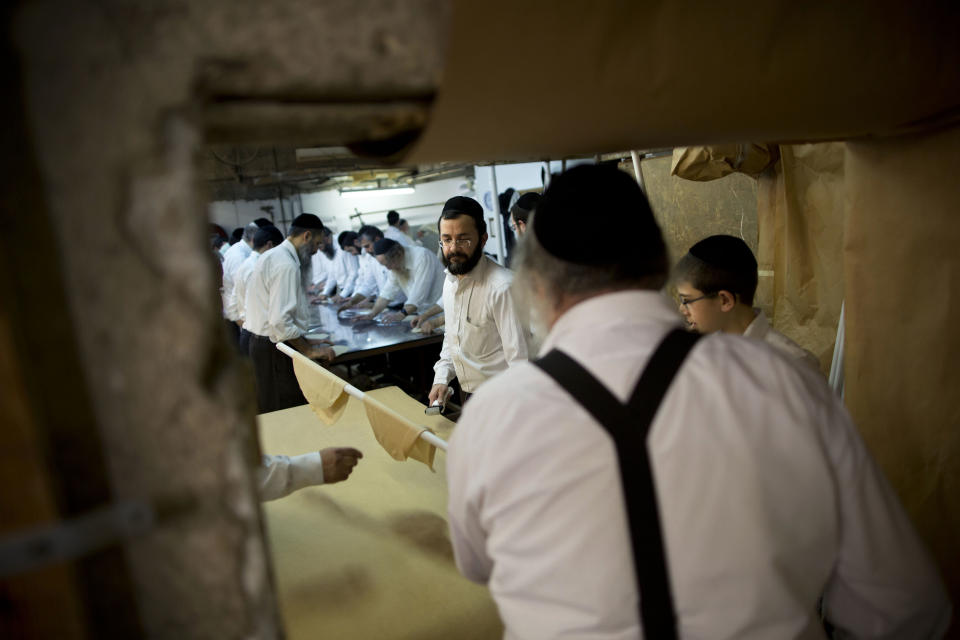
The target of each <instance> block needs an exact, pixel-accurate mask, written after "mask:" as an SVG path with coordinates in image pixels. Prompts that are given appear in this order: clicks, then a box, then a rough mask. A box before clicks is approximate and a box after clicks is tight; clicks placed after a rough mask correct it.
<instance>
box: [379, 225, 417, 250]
mask: <svg viewBox="0 0 960 640" xmlns="http://www.w3.org/2000/svg"><path fill="white" fill-rule="evenodd" d="M383 237H384V238H390V239H391V240H393V241H394V242H399V243H400V244H402V245H403V246H404V247H414V246H416V243H415V242H414V241H413V238H411V237H410V236H408V235H407V234H405V233H404V232H403V231H400V229H397V228H396V227H393V226H390V225H387V228H386V230H385V231H384V232H383Z"/></svg>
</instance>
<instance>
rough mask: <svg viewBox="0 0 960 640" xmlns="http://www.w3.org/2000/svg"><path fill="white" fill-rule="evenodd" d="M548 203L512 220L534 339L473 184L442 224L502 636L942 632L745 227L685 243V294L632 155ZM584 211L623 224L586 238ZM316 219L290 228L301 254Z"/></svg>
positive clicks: (454, 485)
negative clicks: (772, 295) (769, 311)
mask: <svg viewBox="0 0 960 640" xmlns="http://www.w3.org/2000/svg"><path fill="white" fill-rule="evenodd" d="M531 200H535V198H532V199H528V200H527V203H529V202H530V201H531ZM518 204H519V203H518ZM531 208H532V209H535V215H533V216H532V217H530V216H529V215H527V214H529V213H530V211H529V210H519V211H517V210H514V211H512V212H511V214H512V215H511V223H512V225H514V226H515V227H516V229H517V231H518V232H519V233H520V234H522V241H521V248H520V253H519V255H518V257H517V261H516V263H515V264H518V278H519V280H521V281H522V282H523V284H524V285H525V287H524V290H526V291H529V292H530V294H529V304H530V306H531V310H530V312H529V313H530V315H531V316H532V317H533V318H535V319H538V320H535V321H534V323H533V324H534V325H537V324H540V325H542V329H543V333H542V338H543V340H542V348H541V349H540V353H541V354H543V355H541V357H540V358H539V359H537V360H534V361H528V360H527V357H526V356H527V352H526V343H525V337H526V336H527V335H528V333H527V327H525V326H524V323H523V321H522V318H523V317H524V313H526V312H525V311H520V310H518V309H519V307H520V306H522V305H519V304H518V301H517V299H516V297H515V296H514V293H513V292H514V289H513V288H511V287H510V286H509V285H510V280H511V279H512V276H511V274H510V272H508V271H506V270H505V269H503V268H501V267H499V266H498V265H497V264H496V263H495V262H493V261H492V260H489V259H488V258H485V257H484V256H483V255H482V248H483V244H484V242H485V241H486V239H487V235H486V233H485V228H484V224H483V217H482V211H481V210H480V209H479V205H478V204H476V203H475V202H474V201H471V200H469V199H466V198H455V199H452V200H451V201H450V202H448V203H447V205H446V206H445V207H444V211H443V213H442V214H441V216H440V221H439V223H438V226H439V231H440V238H441V245H442V249H443V261H444V263H445V264H446V267H447V268H446V272H445V279H444V284H443V296H442V298H443V304H442V307H443V310H444V313H445V316H446V335H445V338H444V355H443V356H442V357H441V363H438V367H439V368H438V378H437V380H436V384H435V385H434V388H433V389H432V390H431V400H433V399H439V398H441V397H443V394H444V391H445V385H446V383H448V382H449V378H448V377H447V376H450V377H452V376H453V375H456V376H457V377H458V378H460V382H461V385H462V386H463V388H464V389H465V390H467V391H468V392H471V391H472V392H475V393H474V395H473V396H472V398H471V399H470V401H469V402H468V403H466V405H465V406H464V410H463V413H462V415H461V418H460V420H459V422H458V424H457V427H456V429H455V430H454V434H453V437H452V438H451V441H450V443H449V452H448V456H447V474H448V484H449V524H450V534H451V539H452V542H453V546H454V551H455V557H456V561H457V566H458V567H459V569H460V570H461V572H462V573H463V574H464V575H465V576H467V577H468V578H470V579H473V580H476V581H479V582H482V583H486V584H487V585H488V586H489V588H490V590H491V593H492V595H493V597H494V599H495V600H496V602H497V605H498V609H499V612H500V615H501V617H502V619H503V621H504V623H505V625H506V627H507V637H516V638H521V637H523V638H526V637H530V638H533V637H544V638H546V637H561V636H562V637H576V638H598V637H610V638H613V637H616V638H636V637H641V630H642V632H643V637H647V638H672V637H678V636H684V637H686V636H689V637H717V638H745V637H756V638H822V637H826V635H825V634H826V632H825V631H824V628H825V627H832V628H834V629H835V630H836V633H838V634H840V635H842V636H843V637H864V638H866V637H871V638H921V637H922V638H933V637H941V636H942V635H943V634H944V632H945V630H946V629H947V627H948V625H949V622H950V617H951V606H950V603H949V600H948V599H947V596H946V594H945V590H944V587H943V584H942V581H941V578H940V576H939V574H938V572H937V569H936V567H935V565H934V564H933V563H932V561H931V559H930V557H929V555H928V553H927V551H926V549H925V548H924V546H923V544H922V542H921V541H920V540H919V537H918V536H917V534H916V532H915V530H914V528H913V526H912V524H911V523H910V521H909V518H908V517H907V515H906V513H905V511H904V510H903V508H902V506H901V505H900V503H899V501H898V499H897V497H896V495H895V494H894V492H893V491H892V489H891V488H890V486H889V485H888V484H887V482H886V480H885V479H884V477H883V475H882V473H881V471H880V470H879V468H878V467H877V465H876V464H875V462H874V461H873V460H872V458H871V457H870V455H869V453H868V451H867V450H866V448H865V446H864V444H863V442H862V440H861V439H860V437H859V435H858V432H857V430H856V428H855V426H854V425H853V424H852V421H851V419H850V417H849V415H848V414H847V412H846V410H845V408H844V406H843V404H842V402H841V401H840V400H839V399H838V398H837V397H836V395H835V394H834V393H832V392H831V390H830V389H829V388H828V387H827V385H826V384H825V380H824V378H823V376H822V374H821V373H820V371H819V370H818V369H817V368H816V367H815V366H812V365H815V364H816V361H815V359H812V356H810V355H809V354H808V353H807V352H805V351H804V350H803V349H801V348H800V347H799V346H797V345H796V344H795V343H793V342H792V341H790V340H789V339H787V338H786V337H785V336H782V334H778V333H777V332H775V331H774V330H773V329H771V328H770V326H769V322H768V321H767V320H766V318H765V317H764V316H763V315H762V313H759V312H758V311H756V310H755V309H753V307H752V301H753V295H754V292H755V289H756V284H757V264H756V260H755V259H754V257H753V255H752V254H751V253H750V251H749V249H748V248H747V247H746V245H745V244H744V243H743V242H742V240H740V239H738V238H733V237H729V236H715V237H711V238H707V239H706V240H704V241H702V242H700V243H698V244H697V245H695V246H694V247H692V248H691V249H690V251H689V253H688V254H687V255H685V256H684V257H683V258H682V259H681V261H680V262H679V264H678V265H677V266H676V269H675V273H676V282H675V284H676V288H677V291H678V295H679V305H680V311H681V314H682V316H681V315H678V314H677V311H676V308H675V307H674V306H673V305H672V304H671V303H670V302H669V300H668V299H667V298H665V297H664V295H663V294H662V288H663V287H664V285H665V283H666V282H667V277H668V263H667V252H666V248H665V245H664V242H663V239H662V235H661V232H660V229H659V227H658V226H657V224H656V222H655V220H654V217H653V215H652V212H651V211H650V207H649V204H648V203H647V200H646V198H645V196H644V195H643V193H642V191H641V190H640V188H639V187H638V186H637V184H636V183H635V182H634V181H633V180H632V179H631V178H630V177H629V176H628V175H626V174H625V173H623V172H621V171H618V170H616V169H614V168H610V167H604V166H580V167H576V168H573V169H571V170H570V171H567V172H565V173H563V174H561V175H560V176H558V177H556V178H555V179H554V180H553V181H552V182H551V184H550V186H549V187H548V189H547V190H546V192H545V193H544V194H543V196H542V198H540V199H539V201H538V202H535V206H532V207H531ZM585 219H586V220H589V221H590V223H591V224H593V225H596V226H597V227H598V228H603V229H608V230H610V231H611V232H612V235H614V236H615V237H616V238H618V241H617V242H616V243H614V244H613V245H606V244H601V243H593V244H591V243H584V242H582V238H580V237H578V235H577V233H576V232H575V229H578V228H580V227H581V223H582V221H583V220H585ZM317 222H319V221H317ZM320 229H321V227H320V226H319V225H317V226H315V227H299V228H297V229H295V232H294V234H291V236H290V237H288V239H287V240H286V241H285V242H287V243H289V244H290V247H289V248H288V249H286V251H287V253H288V254H289V256H290V259H289V260H287V258H285V260H287V261H288V262H290V264H291V265H293V264H295V263H294V261H293V258H294V257H296V255H297V252H296V250H295V248H296V247H297V245H298V244H299V245H300V246H311V245H310V242H311V240H310V239H311V237H312V236H313V232H314V231H319V230H320ZM298 238H300V239H299V240H298ZM379 242H382V241H377V242H374V247H373V253H374V254H377V253H378V252H379V250H380V249H379V248H378V247H380V248H383V245H379V244H378V243H379ZM405 249H406V248H405ZM385 254H386V252H384V253H381V254H380V255H381V256H382V255H385ZM304 255H305V253H304V252H301V253H300V256H301V257H302V258H303V256H304ZM401 255H403V254H401ZM379 257H380V256H378V258H379ZM304 259H305V258H304ZM381 264H384V266H386V267H387V268H388V269H395V268H396V265H394V266H393V267H391V265H390V264H386V263H385V261H383V260H381ZM405 264H409V263H405ZM407 268H408V269H409V268H410V266H408V267H407ZM302 288H303V287H302V286H301V287H300V289H302ZM388 291H391V290H389V289H388ZM424 300H425V301H429V298H425V299H424ZM374 308H376V307H374ZM419 310H420V308H419V307H418V308H417V309H415V310H414V311H419ZM681 318H683V319H686V321H687V322H686V324H687V327H688V328H692V329H694V330H696V332H700V333H704V334H710V335H709V336H708V337H704V338H702V339H698V338H699V334H698V333H691V332H688V331H684V330H681V329H680V325H681V324H682V319H681ZM536 331H537V329H536V328H534V332H536ZM738 334H739V335H738ZM743 336H746V337H743ZM278 337H281V338H282V337H283V336H278ZM755 338H760V339H759V340H758V339H755ZM310 348H312V347H303V349H304V350H306V352H308V353H309V349H310ZM508 353H509V355H508ZM495 354H499V355H495ZM445 360H449V362H450V363H451V364H450V369H449V370H447V369H445V368H444V366H446V365H443V366H441V365H442V363H443V362H444V361H445ZM461 376H462V377H461ZM481 383H482V384H481ZM354 464H356V459H355V458H354V459H352V460H346V461H345V462H343V463H342V465H341V468H340V470H339V471H336V470H335V469H334V468H333V466H331V467H330V468H331V471H332V472H333V473H335V474H336V475H335V476H334V477H332V478H327V481H328V482H329V481H331V480H332V481H337V480H340V479H344V478H345V477H346V476H347V475H349V471H350V469H352V467H353V465H354ZM321 479H322V474H321ZM298 486H302V483H300V484H298V483H296V482H294V483H293V484H291V483H290V482H287V484H286V487H287V489H295V488H297V487H298Z"/></svg>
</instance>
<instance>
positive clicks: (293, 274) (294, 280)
mask: <svg viewBox="0 0 960 640" xmlns="http://www.w3.org/2000/svg"><path fill="white" fill-rule="evenodd" d="M309 308H310V307H309V303H308V301H307V294H306V292H305V291H304V290H303V283H302V282H301V279H300V257H299V256H298V255H297V249H296V247H294V246H293V244H292V243H291V242H290V240H289V239H287V240H284V241H283V242H281V243H280V244H279V245H278V246H277V247H275V248H274V249H271V250H270V251H267V252H266V253H264V254H263V255H262V256H260V259H259V260H257V264H256V265H255V266H254V267H253V273H252V274H251V275H250V278H249V280H248V281H247V296H246V314H247V320H246V322H245V323H244V328H245V329H246V330H247V331H250V332H251V333H255V334H257V335H258V336H264V337H268V338H270V340H272V341H273V342H283V341H284V340H292V339H293V338H298V337H300V336H302V335H303V334H305V333H306V332H307V328H308V327H309V324H310V317H309Z"/></svg>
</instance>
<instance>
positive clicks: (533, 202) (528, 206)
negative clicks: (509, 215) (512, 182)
mask: <svg viewBox="0 0 960 640" xmlns="http://www.w3.org/2000/svg"><path fill="white" fill-rule="evenodd" d="M540 198H541V196H540V194H539V193H536V192H535V191H531V192H530V193H525V194H523V195H522V196H520V198H519V199H517V202H516V203H515V204H514V205H513V208H514V209H521V210H523V211H533V210H534V209H536V208H537V204H539V203H540Z"/></svg>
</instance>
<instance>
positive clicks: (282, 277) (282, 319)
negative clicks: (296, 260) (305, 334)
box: [267, 265, 301, 342]
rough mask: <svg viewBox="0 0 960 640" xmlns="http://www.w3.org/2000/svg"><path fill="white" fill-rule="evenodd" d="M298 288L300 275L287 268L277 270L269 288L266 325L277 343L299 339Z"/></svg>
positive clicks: (294, 270)
mask: <svg viewBox="0 0 960 640" xmlns="http://www.w3.org/2000/svg"><path fill="white" fill-rule="evenodd" d="M299 286H300V273H299V272H298V271H297V270H296V269H294V268H292V267H289V266H286V265H284V266H282V267H281V268H279V269H277V273H276V275H275V276H274V278H273V283H272V286H270V301H269V307H268V314H269V317H268V320H267V321H268V323H269V325H270V330H271V337H273V338H276V340H277V342H283V341H284V340H292V339H293V338H299V337H300V335H301V331H300V329H299V327H298V326H297V324H296V318H297V288H298V287H299Z"/></svg>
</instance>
